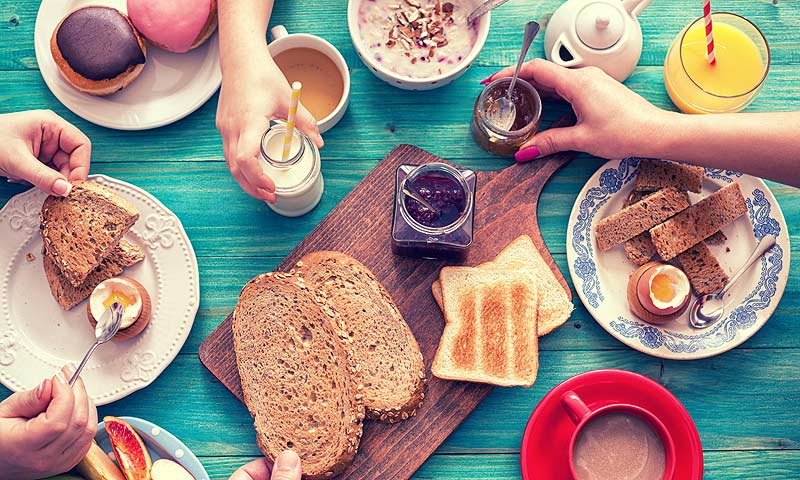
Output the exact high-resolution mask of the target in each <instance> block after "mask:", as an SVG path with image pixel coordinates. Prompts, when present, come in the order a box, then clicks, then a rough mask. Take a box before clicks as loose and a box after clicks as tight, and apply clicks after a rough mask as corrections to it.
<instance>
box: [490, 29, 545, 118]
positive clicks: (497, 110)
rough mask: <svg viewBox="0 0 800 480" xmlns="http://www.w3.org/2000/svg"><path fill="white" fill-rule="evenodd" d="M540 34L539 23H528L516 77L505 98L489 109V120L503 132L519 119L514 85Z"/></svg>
mask: <svg viewBox="0 0 800 480" xmlns="http://www.w3.org/2000/svg"><path fill="white" fill-rule="evenodd" d="M537 33H539V24H538V23H537V22H528V23H526V24H525V38H524V39H523V40H522V51H521V52H520V54H519V60H518V61H517V69H516V70H514V76H513V77H511V84H510V85H509V86H508V91H507V92H506V96H505V97H501V98H498V99H497V100H495V102H494V103H493V104H492V106H491V107H490V109H489V112H487V113H488V116H489V120H490V121H491V122H492V124H494V125H495V126H496V127H498V128H500V129H502V130H508V129H510V128H511V126H512V125H514V120H516V118H517V107H516V106H514V101H513V100H511V93H512V92H513V91H514V85H516V84H517V77H518V76H519V70H520V69H521V68H522V64H523V62H525V55H527V54H528V49H529V48H530V47H531V44H532V43H533V39H534V38H536V34H537Z"/></svg>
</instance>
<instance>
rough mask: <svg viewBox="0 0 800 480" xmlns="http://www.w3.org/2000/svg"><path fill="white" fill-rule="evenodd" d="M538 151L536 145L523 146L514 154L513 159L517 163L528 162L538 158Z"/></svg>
mask: <svg viewBox="0 0 800 480" xmlns="http://www.w3.org/2000/svg"><path fill="white" fill-rule="evenodd" d="M540 153H541V152H539V147H537V146H536V145H531V146H530V147H526V148H523V149H522V150H520V151H518V152H517V153H516V154H514V160H516V161H517V163H524V162H530V161H531V160H533V159H535V158H539V154H540Z"/></svg>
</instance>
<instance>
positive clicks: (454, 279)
mask: <svg viewBox="0 0 800 480" xmlns="http://www.w3.org/2000/svg"><path fill="white" fill-rule="evenodd" d="M440 279H441V282H442V300H443V303H444V314H445V319H446V320H447V321H446V323H445V327H444V332H443V333H442V338H441V341H440V342H439V348H438V349H437V350H436V356H435V357H434V359H433V365H432V367H431V371H432V372H433V374H434V375H436V376H437V377H439V378H444V379H447V380H463V381H469V382H483V383H491V384H494V385H500V386H505V387H510V386H525V387H530V386H531V385H533V383H534V382H535V381H536V375H537V372H538V369H539V347H538V340H537V332H536V325H537V321H536V314H537V310H538V305H537V304H538V291H537V289H538V287H537V284H536V278H535V277H534V275H533V274H532V273H530V272H528V271H522V270H513V271H508V272H500V271H494V270H486V269H483V270H481V269H478V268H472V267H444V268H443V269H442V272H441V275H440Z"/></svg>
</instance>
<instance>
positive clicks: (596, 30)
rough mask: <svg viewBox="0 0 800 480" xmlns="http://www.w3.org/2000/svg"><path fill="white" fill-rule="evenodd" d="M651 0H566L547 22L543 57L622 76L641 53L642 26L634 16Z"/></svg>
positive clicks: (613, 75)
mask: <svg viewBox="0 0 800 480" xmlns="http://www.w3.org/2000/svg"><path fill="white" fill-rule="evenodd" d="M651 1H652V0H567V1H566V2H565V3H564V4H563V5H561V6H560V7H559V8H558V10H556V11H555V13H553V16H552V17H551V18H550V22H549V23H548V25H547V30H546V31H545V37H544V49H545V50H544V51H545V55H546V56H547V59H548V60H551V61H553V62H555V63H557V64H559V65H563V66H565V67H588V66H590V65H591V66H595V67H599V68H601V69H603V70H604V71H605V72H606V73H608V74H609V75H611V76H612V77H614V78H616V79H617V80H619V81H620V82H621V81H623V80H625V79H626V78H628V77H629V76H630V74H631V73H633V69H634V68H636V64H637V63H639V56H640V55H641V53H642V27H641V26H640V25H639V20H637V19H636V17H637V16H638V15H639V14H640V13H641V12H642V10H644V9H645V7H647V5H649V4H650V2H651Z"/></svg>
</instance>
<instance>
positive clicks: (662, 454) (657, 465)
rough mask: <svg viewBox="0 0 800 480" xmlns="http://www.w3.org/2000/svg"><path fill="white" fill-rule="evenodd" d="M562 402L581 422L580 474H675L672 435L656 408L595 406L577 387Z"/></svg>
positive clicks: (615, 477)
mask: <svg viewBox="0 0 800 480" xmlns="http://www.w3.org/2000/svg"><path fill="white" fill-rule="evenodd" d="M561 403H562V405H563V406H564V408H565V409H566V411H567V413H568V414H569V416H570V418H571V419H572V420H573V422H575V424H576V428H575V432H574V433H573V435H572V439H571V441H570V452H569V461H570V470H571V472H572V476H573V478H575V479H576V480H670V479H672V474H673V470H674V467H675V458H674V455H675V448H674V444H673V442H672V437H671V436H670V434H669V432H668V431H667V429H666V427H665V426H664V424H663V423H661V421H660V420H659V419H658V418H657V417H656V416H655V415H653V414H652V413H651V412H649V411H647V410H645V409H643V408H641V407H637V406H635V405H627V404H612V405H606V406H603V407H600V408H597V409H594V410H592V409H589V408H588V407H587V406H586V404H584V403H583V401H582V400H581V399H580V397H578V395H577V394H576V393H575V392H572V391H569V392H566V393H565V394H564V395H563V396H562V397H561Z"/></svg>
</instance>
